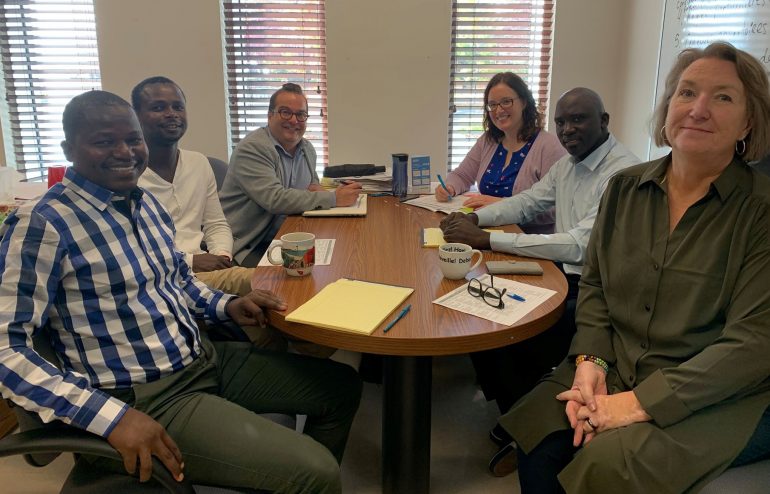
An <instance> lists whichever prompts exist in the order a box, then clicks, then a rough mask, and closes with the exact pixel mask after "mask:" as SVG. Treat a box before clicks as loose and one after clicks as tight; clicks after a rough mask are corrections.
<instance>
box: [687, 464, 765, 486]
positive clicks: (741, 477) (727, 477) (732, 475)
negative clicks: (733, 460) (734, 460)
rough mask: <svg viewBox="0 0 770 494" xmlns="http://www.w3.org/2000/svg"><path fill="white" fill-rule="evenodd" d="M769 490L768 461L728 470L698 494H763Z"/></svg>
mask: <svg viewBox="0 0 770 494" xmlns="http://www.w3.org/2000/svg"><path fill="white" fill-rule="evenodd" d="M768 489H770V460H762V461H758V462H756V463H752V464H750V465H744V466H741V467H737V468H728V469H727V470H725V471H724V473H722V475H720V476H719V477H717V478H715V479H714V480H712V481H711V482H709V483H708V484H706V487H704V488H703V490H702V491H700V494H724V493H725V492H735V493H740V494H765V493H767V491H768Z"/></svg>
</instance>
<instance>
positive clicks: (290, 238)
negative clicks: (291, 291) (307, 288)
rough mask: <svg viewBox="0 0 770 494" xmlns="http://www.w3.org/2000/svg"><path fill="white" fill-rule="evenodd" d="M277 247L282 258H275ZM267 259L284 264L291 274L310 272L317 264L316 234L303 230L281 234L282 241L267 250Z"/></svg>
mask: <svg viewBox="0 0 770 494" xmlns="http://www.w3.org/2000/svg"><path fill="white" fill-rule="evenodd" d="M276 249H280V250H281V258H280V259H273V252H275V250H276ZM267 260H268V261H270V263H271V264H275V265H276V266H283V269H285V270H286V274H288V275H290V276H305V275H308V274H310V273H311V272H312V271H313V265H314V264H315V235H313V234H312V233H303V232H294V233H287V234H286V235H281V243H280V244H276V245H274V246H272V247H271V248H270V249H269V250H268V251H267Z"/></svg>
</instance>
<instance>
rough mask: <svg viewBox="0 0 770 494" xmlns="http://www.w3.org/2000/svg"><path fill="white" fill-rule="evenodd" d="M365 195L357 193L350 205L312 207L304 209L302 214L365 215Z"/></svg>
mask: <svg viewBox="0 0 770 494" xmlns="http://www.w3.org/2000/svg"><path fill="white" fill-rule="evenodd" d="M366 197H367V195H366V194H358V199H357V200H356V203H355V204H353V205H352V206H344V207H338V208H330V209H313V210H311V211H305V212H304V213H302V216H366Z"/></svg>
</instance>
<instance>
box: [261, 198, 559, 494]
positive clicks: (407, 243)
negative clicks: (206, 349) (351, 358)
mask: <svg viewBox="0 0 770 494" xmlns="http://www.w3.org/2000/svg"><path fill="white" fill-rule="evenodd" d="M444 217H445V215H443V214H441V213H433V212H431V211H428V210H425V209H422V208H417V207H415V206H409V205H405V204H402V203H401V202H400V201H399V200H398V199H396V198H394V197H390V196H388V197H369V200H368V214H367V216H366V217H360V218H331V217H323V218H310V217H302V216H289V217H288V218H287V219H286V221H285V222H284V223H283V225H282V227H281V229H280V231H279V232H278V235H277V237H280V236H281V235H283V234H285V233H289V232H311V233H314V234H315V236H316V238H319V239H324V238H333V239H336V243H335V246H334V254H333V258H332V263H331V265H329V266H315V267H314V268H313V272H312V274H311V275H310V276H305V277H293V276H288V275H286V274H285V273H284V270H283V268H281V267H260V268H257V269H255V270H254V278H253V280H252V285H253V286H254V287H258V288H262V289H267V290H273V291H275V292H276V293H279V294H280V295H281V296H282V297H283V298H284V299H286V302H287V303H288V306H289V307H288V310H287V311H286V312H273V313H271V314H270V321H271V323H272V324H273V325H274V326H276V327H277V328H279V329H281V330H282V331H285V332H286V333H288V334H290V335H293V336H296V337H298V338H302V339H304V340H308V341H312V342H315V343H320V344H322V345H327V346H330V347H334V348H342V349H346V350H353V351H358V352H367V353H374V354H380V355H383V356H385V357H384V368H383V426H382V463H383V465H382V472H383V473H382V476H383V477H382V479H383V491H384V492H387V493H406V492H408V493H410V494H411V493H414V494H416V493H427V492H428V488H429V481H430V413H431V379H432V376H431V365H432V359H431V357H432V356H434V355H453V354H461V353H469V352H477V351H480V350H488V349H491V348H498V347H502V346H505V345H509V344H511V343H516V342H520V341H523V340H526V339H527V338H531V337H532V336H535V335H537V334H538V333H540V332H542V331H544V330H545V329H547V328H549V327H550V326H551V325H553V324H554V323H555V322H556V321H557V320H558V318H559V317H560V316H561V313H562V312H563V310H564V299H565V297H566V294H567V282H566V279H565V278H564V275H563V274H562V273H561V272H560V271H559V270H558V268H556V266H555V265H554V264H553V263H552V262H550V261H542V260H541V261H538V262H539V263H540V264H541V266H542V267H543V270H544V274H543V276H513V275H506V276H505V277H506V278H509V279H514V280H518V281H522V282H526V283H529V284H532V285H537V286H541V287H544V288H550V289H552V290H555V291H556V292H557V295H555V296H553V297H551V298H550V299H549V300H548V301H546V302H545V303H544V304H542V305H540V306H539V307H538V308H537V309H535V310H534V311H532V312H530V313H529V314H527V315H526V316H525V317H524V318H523V319H521V320H519V321H518V322H517V323H516V324H514V325H513V326H511V327H508V326H504V325H501V324H497V323H494V322H491V321H488V320H486V319H480V318H478V317H475V316H471V315H469V314H464V313H462V312H458V311H455V310H451V309H448V308H446V307H442V306H439V305H435V304H433V303H432V301H433V300H435V299H436V298H438V297H439V296H441V295H444V294H445V293H447V292H450V291H452V290H454V289H455V288H457V287H458V286H460V285H462V284H464V283H465V280H458V281H453V280H447V279H444V277H443V275H442V274H441V270H440V268H439V265H438V254H437V249H435V248H424V247H422V246H421V236H420V233H421V231H422V229H423V228H428V227H437V226H438V225H439V222H440V221H441V219H442V218H444ZM500 228H502V229H503V230H505V231H509V232H517V231H520V230H519V229H518V227H517V226H515V225H510V226H506V227H500ZM504 259H518V258H516V257H514V256H510V255H506V254H499V253H495V252H491V251H484V261H489V260H504ZM527 260H531V259H527ZM484 273H486V268H485V267H484V263H483V262H482V264H481V265H480V266H479V267H478V268H477V269H476V270H474V271H472V272H471V273H469V274H468V276H467V278H468V279H470V278H471V277H473V276H480V275H482V274H484ZM339 278H354V279H359V280H364V281H373V282H380V283H387V284H391V285H401V286H407V287H411V288H414V293H412V295H410V296H409V298H407V300H406V301H405V302H404V303H403V304H402V305H401V306H399V308H398V309H396V311H394V313H393V314H391V315H390V316H389V317H388V318H386V319H385V322H383V324H382V325H381V326H380V327H379V328H377V329H376V330H375V331H374V333H372V334H371V335H361V334H354V333H347V332H342V331H334V330H328V329H324V328H318V327H313V326H307V325H303V324H296V323H290V322H286V321H285V320H284V317H285V315H286V314H289V313H291V312H292V311H293V310H294V309H295V308H297V307H299V306H300V305H302V304H303V303H304V302H306V301H307V300H308V299H310V298H311V297H313V295H315V294H316V293H318V291H320V290H321V289H322V288H323V287H324V286H326V285H327V284H329V283H332V282H334V281H336V280H337V279H339ZM406 304H412V308H411V310H410V312H409V313H407V314H406V316H404V317H403V318H402V319H401V320H400V321H399V322H398V323H397V324H396V325H395V326H393V328H392V329H391V330H390V331H388V332H387V333H383V331H382V330H383V328H384V327H385V325H386V324H387V323H388V322H389V321H390V320H391V319H392V318H393V317H395V315H396V314H397V313H398V312H399V311H400V309H401V308H402V307H404V306H405V305H406Z"/></svg>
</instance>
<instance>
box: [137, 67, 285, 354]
mask: <svg viewBox="0 0 770 494" xmlns="http://www.w3.org/2000/svg"><path fill="white" fill-rule="evenodd" d="M131 103H132V105H133V107H134V110H135V111H136V114H137V116H138V117H139V122H140V124H141V126H142V132H143V133H144V138H145V141H146V143H147V147H148V149H149V163H148V167H147V169H146V170H145V172H144V173H143V174H142V176H141V177H140V178H139V186H140V187H142V188H143V189H145V190H147V191H149V192H151V193H152V195H154V196H155V197H156V198H157V199H158V200H159V201H160V202H161V203H162V204H163V205H164V206H165V207H166V208H167V209H168V211H169V213H170V214H171V218H172V219H173V220H174V227H175V228H176V234H175V237H174V242H175V244H176V246H177V248H178V249H179V250H181V251H182V252H184V253H185V260H186V261H187V264H188V265H189V266H191V267H192V270H193V272H194V273H195V276H196V277H197V278H198V279H199V280H201V281H202V282H204V283H205V284H206V285H208V286H210V287H212V288H215V289H217V290H221V291H223V292H226V293H232V294H234V295H244V294H246V293H249V292H251V277H252V274H253V272H254V269H253V268H244V267H240V266H233V263H232V248H233V234H232V231H231V230H230V226H229V225H228V223H227V220H226V219H225V215H224V213H223V212H222V206H221V205H220V203H219V196H218V195H217V183H216V179H215V177H214V172H213V171H212V169H211V165H210V164H209V161H208V159H207V158H206V157H205V156H204V155H202V154H201V153H198V152H195V151H188V150H185V149H179V140H180V139H181V138H182V136H184V134H185V131H186V130H187V110H186V98H185V96H184V93H183V92H182V90H181V89H180V88H179V86H178V85H177V84H176V83H174V82H173V81H172V80H171V79H168V78H166V77H160V76H158V77H150V78H148V79H145V80H143V81H142V82H140V83H139V84H137V85H136V87H134V89H133V90H132V91H131ZM201 242H205V244H206V248H207V249H208V252H206V251H205V250H203V249H202V248H201ZM244 330H245V331H246V333H247V334H248V336H249V338H250V339H251V340H252V342H254V344H255V345H257V346H260V347H265V348H271V349H274V350H281V349H285V347H286V342H285V340H284V339H283V338H281V337H279V336H278V335H277V334H276V332H275V330H273V329H270V328H259V327H245V328H244Z"/></svg>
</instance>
